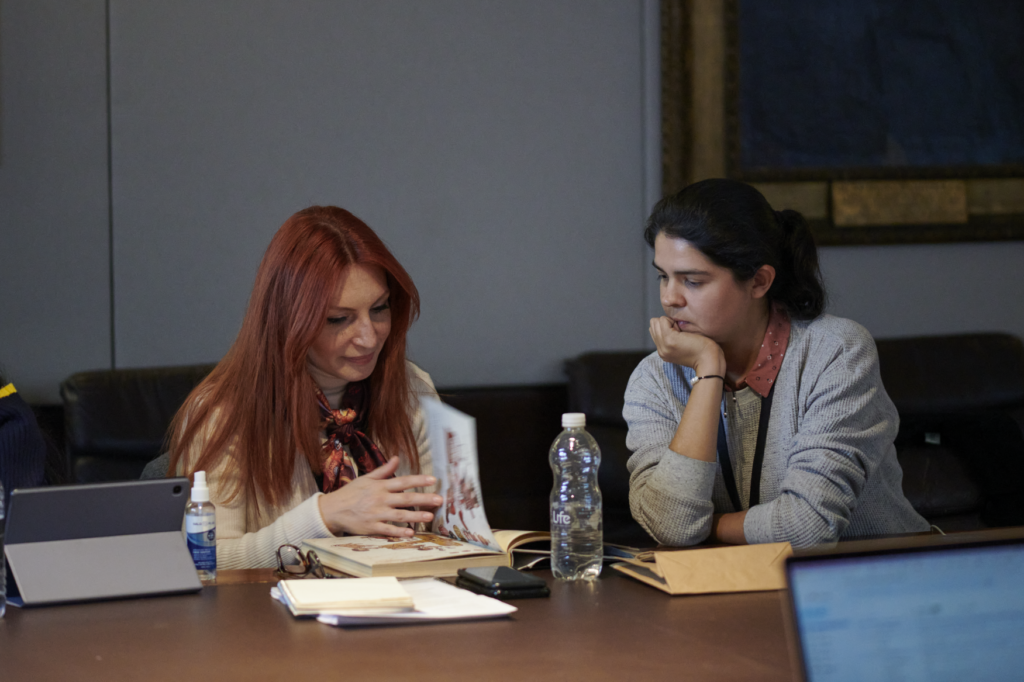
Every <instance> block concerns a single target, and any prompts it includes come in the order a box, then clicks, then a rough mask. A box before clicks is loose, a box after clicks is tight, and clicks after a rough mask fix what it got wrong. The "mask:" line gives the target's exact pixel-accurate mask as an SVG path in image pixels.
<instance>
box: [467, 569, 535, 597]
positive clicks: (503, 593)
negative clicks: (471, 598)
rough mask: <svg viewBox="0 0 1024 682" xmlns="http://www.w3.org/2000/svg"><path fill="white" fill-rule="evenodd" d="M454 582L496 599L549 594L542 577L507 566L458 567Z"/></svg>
mask: <svg viewBox="0 0 1024 682" xmlns="http://www.w3.org/2000/svg"><path fill="white" fill-rule="evenodd" d="M455 584H456V585H457V586H458V587H462V588H465V589H467V590H469V591H471V592H476V593H477V594H486V595H487V596H489V597H495V598H497V599H526V598H528V597H546V596H548V595H549V594H551V590H550V589H548V584H547V583H546V582H544V579H543V578H538V577H537V576H535V575H530V574H529V573H523V572H522V571H517V570H516V569H514V568H509V567H508V566H487V567H483V568H460V569H459V577H458V580H456V581H455Z"/></svg>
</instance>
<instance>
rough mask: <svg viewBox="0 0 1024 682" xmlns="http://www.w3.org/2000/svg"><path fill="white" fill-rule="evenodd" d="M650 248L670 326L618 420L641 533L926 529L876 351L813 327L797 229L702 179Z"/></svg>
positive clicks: (800, 222) (803, 538) (857, 334)
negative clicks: (913, 498) (905, 481)
mask: <svg viewBox="0 0 1024 682" xmlns="http://www.w3.org/2000/svg"><path fill="white" fill-rule="evenodd" d="M644 237H645V239H646V240H647V243H648V244H650V245H651V246H653V247H654V268H655V270H656V271H657V273H658V279H659V280H660V291H661V303H662V307H663V308H664V311H665V316H664V317H660V318H656V319H653V320H651V325H650V333H651V337H652V338H653V339H654V342H655V345H656V347H657V352H655V353H653V354H652V355H650V356H649V357H648V358H646V359H645V360H644V361H643V362H642V363H641V364H640V366H639V367H637V369H636V370H635V371H634V373H633V376H632V377H631V379H630V381H629V386H628V388H627V390H626V397H625V407H624V410H623V415H624V416H625V418H626V421H627V422H628V424H629V435H628V439H627V445H628V446H629V448H630V449H631V450H632V451H633V455H632V457H631V458H630V460H629V470H630V473H631V476H630V506H631V508H632V512H633V516H634V517H635V518H636V519H637V521H639V522H640V524H641V525H642V526H644V528H646V529H647V531H648V532H649V533H650V534H651V535H652V536H653V537H654V538H655V539H656V540H658V541H659V542H661V543H663V544H667V545H691V544H695V543H698V542H702V541H704V540H706V539H708V538H709V537H711V538H713V539H715V540H718V541H722V542H728V543H736V544H740V543H759V542H780V541H788V542H790V543H792V544H793V545H794V546H800V547H803V546H810V545H815V544H820V543H831V542H835V541H836V540H838V539H839V538H845V537H852V536H860V535H877V534H891V533H906V532H914V531H924V530H927V529H928V523H927V522H926V521H925V520H924V518H922V517H921V516H920V515H919V514H917V512H915V511H914V509H913V508H912V507H911V506H910V503H909V502H908V501H907V499H906V498H905V497H904V495H903V492H902V487H901V481H902V476H903V474H902V470H901V469H900V466H899V464H898V462H897V461H896V450H895V447H894V446H893V441H894V439H895V437H896V430H897V427H898V423H899V418H898V416H897V413H896V409H895V407H894V406H893V404H892V401H891V400H889V397H888V396H887V395H886V393H885V389H884V388H883V386H882V381H881V378H880V376H879V371H878V356H877V353H876V350H875V345H874V342H873V341H872V339H871V336H870V335H869V334H868V332H867V331H866V330H865V329H864V328H863V327H861V326H860V325H858V324H857V323H855V322H852V321H850V320H845V319H841V318H837V317H832V316H830V315H824V314H822V311H823V308H824V304H825V292H824V288H823V285H822V282H821V275H820V272H819V269H818V258H817V253H816V250H815V246H814V241H813V238H812V236H811V233H810V230H809V229H808V227H807V224H806V222H805V221H804V219H803V217H802V216H801V215H800V214H799V213H796V212H795V211H782V212H775V211H773V210H772V209H771V207H770V206H769V205H768V202H767V201H766V200H765V198H764V197H763V196H762V195H761V194H760V192H758V191H757V190H756V189H754V188H753V187H751V186H749V185H746V184H744V183H741V182H735V181H731V180H706V181H703V182H698V183H696V184H693V185H690V186H689V187H686V188H685V189H683V190H682V191H680V192H678V193H677V194H674V195H671V196H669V197H666V198H665V199H663V200H662V201H660V202H659V203H658V204H657V205H656V206H655V208H654V211H653V212H652V214H651V216H650V218H648V221H647V226H646V230H645V233H644Z"/></svg>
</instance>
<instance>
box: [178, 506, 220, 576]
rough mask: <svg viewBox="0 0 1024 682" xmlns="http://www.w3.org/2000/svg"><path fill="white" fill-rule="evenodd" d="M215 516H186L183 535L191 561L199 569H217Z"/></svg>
mask: <svg viewBox="0 0 1024 682" xmlns="http://www.w3.org/2000/svg"><path fill="white" fill-rule="evenodd" d="M215 524H216V517H215V516H213V515H212V514H211V515H209V516H186V517H185V537H186V538H187V541H188V551H189V552H191V554H192V561H193V563H195V565H196V569H198V570H200V571H215V570H217V530H216V528H215Z"/></svg>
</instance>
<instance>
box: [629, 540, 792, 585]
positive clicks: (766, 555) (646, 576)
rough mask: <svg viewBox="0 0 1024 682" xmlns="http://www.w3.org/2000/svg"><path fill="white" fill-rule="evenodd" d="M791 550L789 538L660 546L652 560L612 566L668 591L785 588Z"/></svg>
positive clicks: (632, 561)
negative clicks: (670, 547)
mask: <svg viewBox="0 0 1024 682" xmlns="http://www.w3.org/2000/svg"><path fill="white" fill-rule="evenodd" d="M792 553H793V548H792V547H790V545H789V543H788V542H774V543H771V544H767V545H740V546H736V547H706V548H700V549H682V550H667V551H666V550H660V551H656V552H654V553H653V554H654V562H653V563H650V562H642V561H638V560H631V561H629V562H627V563H621V564H615V565H613V566H612V568H614V569H616V570H618V571H621V572H622V573H625V574H626V575H628V576H631V577H633V578H636V579H637V580H640V581H642V582H645V583H647V584H648V585H653V586H654V587H657V588H658V589H659V590H662V591H663V592H668V593H669V594H711V593H715V592H759V591H763V590H782V589H785V588H786V572H785V564H786V557H788V556H789V555H791V554H792Z"/></svg>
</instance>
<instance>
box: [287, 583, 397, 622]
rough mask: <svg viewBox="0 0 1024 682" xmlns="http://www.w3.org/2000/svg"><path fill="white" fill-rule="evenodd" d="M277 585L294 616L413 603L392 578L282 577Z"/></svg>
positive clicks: (383, 610) (388, 610) (359, 611)
mask: <svg viewBox="0 0 1024 682" xmlns="http://www.w3.org/2000/svg"><path fill="white" fill-rule="evenodd" d="M278 588H279V589H280V590H281V593H282V595H283V596H284V597H285V599H286V600H287V603H288V607H289V608H290V609H291V611H292V613H293V614H294V615H296V616H302V615H315V614H323V613H333V614H364V613H392V612H396V611H408V610H410V609H412V607H413V600H412V597H411V596H409V593H408V592H407V591H406V589H405V588H404V587H402V584H401V583H399V582H398V580H397V579H396V578H390V577H388V578H353V579H350V580H331V579H322V580H315V579H307V580H282V581H281V582H280V583H278Z"/></svg>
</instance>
